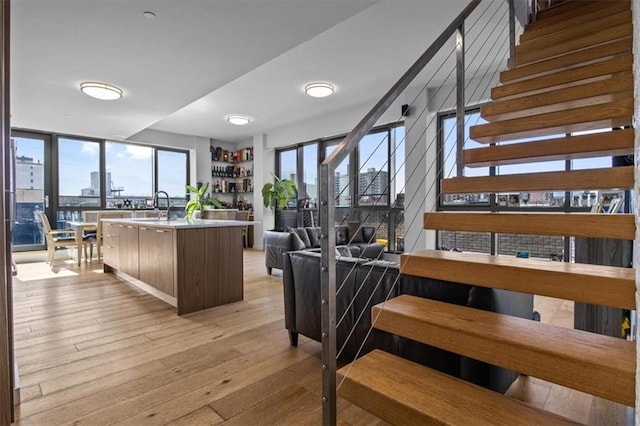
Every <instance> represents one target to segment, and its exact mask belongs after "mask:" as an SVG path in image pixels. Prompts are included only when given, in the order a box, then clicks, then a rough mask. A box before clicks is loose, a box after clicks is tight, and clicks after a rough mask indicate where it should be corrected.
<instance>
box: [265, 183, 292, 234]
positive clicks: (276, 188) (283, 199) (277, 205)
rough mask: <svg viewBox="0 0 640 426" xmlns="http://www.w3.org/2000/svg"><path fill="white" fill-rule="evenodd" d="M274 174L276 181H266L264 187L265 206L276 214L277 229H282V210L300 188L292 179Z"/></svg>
mask: <svg viewBox="0 0 640 426" xmlns="http://www.w3.org/2000/svg"><path fill="white" fill-rule="evenodd" d="M272 175H273V179H274V182H273V183H271V182H269V183H265V184H264V186H263V187H262V199H263V201H264V206H265V207H269V208H271V209H272V210H273V213H274V215H275V229H276V230H278V231H281V230H282V226H281V223H280V222H281V221H280V217H281V212H282V210H283V209H284V208H285V207H286V206H287V203H288V202H289V200H290V199H292V198H293V197H295V196H296V194H297V192H298V190H297V188H296V184H295V183H294V182H293V181H292V180H291V179H286V178H284V179H280V178H279V177H278V176H276V175H274V174H273V173H272Z"/></svg>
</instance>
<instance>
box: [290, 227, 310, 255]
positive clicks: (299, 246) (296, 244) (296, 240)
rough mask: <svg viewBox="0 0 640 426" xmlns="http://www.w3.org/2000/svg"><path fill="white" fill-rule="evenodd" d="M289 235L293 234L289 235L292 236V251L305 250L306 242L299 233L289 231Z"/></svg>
mask: <svg viewBox="0 0 640 426" xmlns="http://www.w3.org/2000/svg"><path fill="white" fill-rule="evenodd" d="M289 235H291V236H290V237H289V238H291V251H298V250H304V249H305V248H306V247H305V246H304V242H303V241H302V240H301V239H300V237H299V236H298V234H296V233H295V232H293V231H291V232H289Z"/></svg>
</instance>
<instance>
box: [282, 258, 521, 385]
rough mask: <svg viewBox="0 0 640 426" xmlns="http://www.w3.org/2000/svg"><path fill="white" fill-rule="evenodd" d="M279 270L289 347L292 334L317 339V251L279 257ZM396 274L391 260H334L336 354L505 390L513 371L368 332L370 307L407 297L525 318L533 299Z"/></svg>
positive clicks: (398, 338)
mask: <svg viewBox="0 0 640 426" xmlns="http://www.w3.org/2000/svg"><path fill="white" fill-rule="evenodd" d="M283 267H284V269H283V288H284V305H285V327H286V329H287V331H288V332H289V339H290V342H291V344H292V345H293V346H296V345H297V342H298V334H303V335H304V336H307V337H309V338H311V339H313V340H317V341H321V324H320V318H321V314H320V308H321V303H320V300H321V297H320V253H318V252H310V251H308V250H302V251H292V252H287V253H285V254H284V255H283ZM399 272H400V271H399V265H398V264H397V263H393V262H386V261H382V260H374V261H371V260H367V259H358V258H349V257H340V258H339V259H338V261H337V264H336V286H337V287H338V288H339V292H338V294H337V296H336V311H337V321H339V324H338V328H337V339H336V340H337V349H338V352H339V353H341V354H342V355H344V356H347V357H350V358H349V359H352V358H353V357H355V356H362V355H364V354H366V353H368V352H369V351H371V350H373V349H375V348H379V349H383V350H385V351H387V352H390V353H393V354H396V355H399V356H401V357H403V358H406V359H410V360H412V361H415V362H418V363H420V364H423V365H426V366H428V367H431V368H434V369H437V370H439V371H442V372H445V373H447V374H451V375H454V376H456V377H461V378H463V379H465V380H468V381H471V382H473V383H476V384H478V385H480V386H484V387H487V388H489V389H492V390H495V391H497V392H505V391H506V390H507V388H508V387H509V385H510V384H511V383H512V382H513V380H515V378H516V377H517V373H515V372H513V371H510V370H505V369H503V368H499V367H496V366H493V365H489V364H485V363H482V362H479V361H475V360H472V359H469V358H466V357H463V356H461V355H458V354H455V353H451V352H447V351H444V350H442V349H439V348H435V347H432V346H428V345H424V344H422V343H418V342H415V341H412V340H409V339H405V338H402V337H399V336H395V335H391V334H389V333H386V332H384V331H381V330H377V329H373V330H371V331H370V328H371V307H372V306H373V305H376V304H378V303H382V302H384V301H385V300H387V298H393V297H395V296H397V295H399V294H411V295H414V296H419V297H426V298H429V299H434V300H438V301H442V302H447V303H453V304H457V305H463V306H468V307H473V308H477V309H485V310H490V311H494V312H500V313H505V314H507V315H514V316H519V317H522V318H528V319H531V318H532V314H533V296H532V295H530V294H524V293H514V292H509V291H504V290H495V289H490V288H484V287H475V286H470V285H465V284H458V283H452V282H447V281H441V280H434V279H428V278H422V277H415V276H410V275H404V274H400V273H399ZM372 293H373V295H372ZM352 301H353V303H352ZM352 330H353V331H352Z"/></svg>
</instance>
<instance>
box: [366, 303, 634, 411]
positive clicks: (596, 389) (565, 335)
mask: <svg viewBox="0 0 640 426" xmlns="http://www.w3.org/2000/svg"><path fill="white" fill-rule="evenodd" d="M372 319H373V320H374V321H375V328H377V329H379V330H383V331H386V332H388V333H392V334H396V335H398V336H402V337H406V338H409V339H412V340H416V341H418V342H421V343H425V344H427V345H432V346H436V347H438V348H441V349H444V350H446V351H450V352H454V353H457V354H460V355H463V356H466V357H469V358H473V359H477V360H479V361H483V362H487V363H489V364H493V365H496V366H499V367H503V368H507V369H509V370H513V371H517V372H519V373H522V374H527V375H529V376H533V377H538V378H541V379H543V380H547V381H549V382H552V383H556V384H559V385H562V386H567V387H570V388H572V389H577V390H579V391H582V392H586V393H589V394H592V395H596V396H599V397H601V398H605V399H609V400H612V401H615V402H619V403H621V404H625V405H628V406H635V370H636V347H635V342H631V341H626V340H623V339H618V338H615V337H610V336H604V335H599V334H595V333H589V332H586V331H581V330H573V329H569V328H562V327H556V326H552V325H549V324H543V323H540V322H537V321H533V320H529V319H523V318H518V317H513V316H509V315H503V314H497V313H494V312H489V311H484V310H480V309H474V308H468V307H466V306H459V305H454V304H450V303H444V302H438V301H435V300H430V299H425V298H421V297H415V296H410V295H406V294H405V295H401V296H398V297H396V298H394V299H391V300H388V301H387V302H385V303H382V304H379V305H376V306H374V307H373V309H372ZM614 360H615V361H614Z"/></svg>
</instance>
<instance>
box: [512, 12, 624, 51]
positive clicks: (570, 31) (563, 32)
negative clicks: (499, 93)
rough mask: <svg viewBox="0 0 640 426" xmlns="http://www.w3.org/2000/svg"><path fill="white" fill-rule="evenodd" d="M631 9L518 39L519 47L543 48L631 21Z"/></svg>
mask: <svg viewBox="0 0 640 426" xmlns="http://www.w3.org/2000/svg"><path fill="white" fill-rule="evenodd" d="M631 20H632V17H631V9H630V8H629V9H626V10H623V11H619V12H616V13H613V14H611V15H605V16H599V17H598V18H597V19H594V20H590V21H587V22H585V23H584V24H582V25H579V26H568V27H565V28H563V29H559V30H558V31H555V32H553V33H549V34H544V35H541V36H540V37H536V38H532V39H525V40H520V44H519V47H520V49H535V48H544V47H545V46H548V45H549V44H551V43H562V42H564V41H565V40H568V39H572V38H576V37H582V36H585V35H587V34H592V33H595V32H598V31H603V30H605V29H607V28H610V27H612V26H614V25H622V24H625V23H627V22H631Z"/></svg>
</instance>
